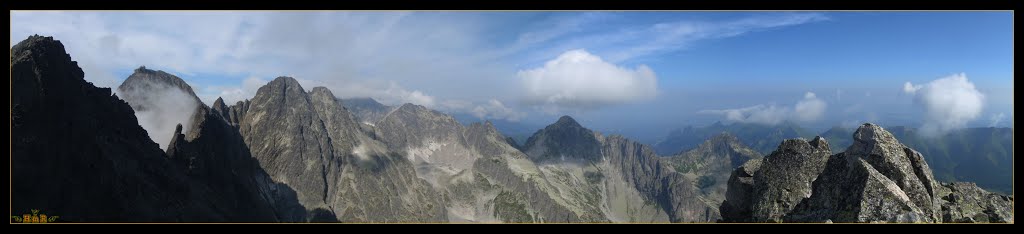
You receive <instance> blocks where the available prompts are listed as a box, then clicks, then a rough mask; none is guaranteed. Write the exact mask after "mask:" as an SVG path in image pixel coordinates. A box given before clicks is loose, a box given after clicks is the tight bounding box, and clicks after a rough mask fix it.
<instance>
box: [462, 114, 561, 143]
mask: <svg viewBox="0 0 1024 234" xmlns="http://www.w3.org/2000/svg"><path fill="white" fill-rule="evenodd" d="M452 117H455V120H458V121H459V123H462V124H463V125H470V124H473V123H478V122H479V123H482V122H485V121H490V122H491V124H492V125H494V128H496V129H498V132H501V135H505V136H506V137H510V138H512V139H514V140H515V141H516V143H518V144H519V145H522V144H524V143H526V139H527V138H529V137H530V136H531V135H533V133H535V132H537V130H538V129H541V128H544V125H540V124H532V123H525V122H521V121H509V120H505V119H480V118H479V117H476V116H473V115H470V114H463V113H459V114H452Z"/></svg>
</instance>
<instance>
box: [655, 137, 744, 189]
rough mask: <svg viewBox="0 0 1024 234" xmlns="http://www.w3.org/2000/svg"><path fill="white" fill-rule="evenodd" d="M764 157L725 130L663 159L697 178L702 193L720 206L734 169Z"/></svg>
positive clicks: (689, 175)
mask: <svg viewBox="0 0 1024 234" xmlns="http://www.w3.org/2000/svg"><path fill="white" fill-rule="evenodd" d="M762 157H763V156H761V154H760V153H757V151H754V150H753V149H751V148H749V147H747V146H746V145H743V143H741V142H740V141H739V139H737V138H736V137H735V136H733V135H732V134H729V133H722V134H719V135H716V136H714V137H711V138H710V139H708V140H706V141H704V143H701V144H700V145H699V146H698V147H697V148H695V149H692V150H689V151H686V152H683V153H680V154H678V155H674V156H671V157H665V158H663V159H665V161H666V162H667V163H669V164H670V165H671V167H672V168H673V169H674V170H675V171H676V172H679V173H683V174H684V175H686V176H687V177H691V178H695V180H696V181H697V187H698V188H700V190H701V193H702V194H703V195H704V196H705V197H706V198H707V199H708V200H710V201H712V202H714V204H712V205H713V206H715V207H717V206H718V205H720V204H719V202H721V201H723V200H725V192H726V189H727V186H728V183H727V181H728V180H729V175H730V174H731V173H732V172H733V169H735V168H736V167H739V166H741V165H743V163H746V162H747V161H749V160H760V159H761V158H762Z"/></svg>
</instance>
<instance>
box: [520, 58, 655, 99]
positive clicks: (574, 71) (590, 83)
mask: <svg viewBox="0 0 1024 234" xmlns="http://www.w3.org/2000/svg"><path fill="white" fill-rule="evenodd" d="M517 75H518V77H519V79H520V80H521V81H522V84H523V86H524V88H525V90H524V92H525V95H526V99H525V100H526V103H528V104H531V105H538V106H544V107H547V108H549V110H559V109H583V110H586V109H594V108H599V107H603V106H608V105H615V104H621V103H626V102H633V101H639V100H647V99H651V98H654V97H655V95H657V92H658V85H657V77H656V76H655V74H654V71H652V70H651V69H650V68H649V67H647V66H645V65H640V66H637V67H636V68H627V67H620V66H617V65H615V64H611V63H608V62H605V61H604V60H602V59H601V58H600V57H598V56H595V55H593V54H590V53H589V52H587V51H586V50H582V49H577V50H571V51H567V52H565V53H563V54H562V55H559V56H558V57H557V58H555V59H553V60H551V61H548V62H547V63H545V64H544V66H543V67H539V68H535V69H529V70H522V71H519V72H518V74H517Z"/></svg>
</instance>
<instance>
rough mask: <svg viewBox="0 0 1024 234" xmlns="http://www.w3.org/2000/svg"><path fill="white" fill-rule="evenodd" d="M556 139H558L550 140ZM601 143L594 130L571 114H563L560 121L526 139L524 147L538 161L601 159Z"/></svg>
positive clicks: (531, 157)
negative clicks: (581, 123)
mask: <svg viewBox="0 0 1024 234" xmlns="http://www.w3.org/2000/svg"><path fill="white" fill-rule="evenodd" d="M549 139H556V140H549ZM600 145H601V143H600V142H598V141H597V138H595V137H594V132H593V131H590V130H589V129H586V128H583V126H580V124H579V123H577V122H576V120H574V119H572V117H569V116H562V117H561V118H559V119H558V122H555V123H554V124H551V125H548V126H547V127H544V129H542V130H539V131H537V133H534V134H533V136H531V137H530V138H529V139H527V140H526V144H524V145H523V149H528V151H527V152H526V154H527V155H530V159H532V160H534V161H538V162H542V161H547V160H562V161H564V160H586V161H596V160H600V156H601V151H600V148H601V146H600Z"/></svg>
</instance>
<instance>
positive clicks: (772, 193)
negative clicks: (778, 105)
mask: <svg viewBox="0 0 1024 234" xmlns="http://www.w3.org/2000/svg"><path fill="white" fill-rule="evenodd" d="M830 153H831V150H829V147H828V142H825V140H824V139H822V138H821V137H816V138H814V139H813V140H810V141H806V140H803V139H789V140H785V141H783V142H782V144H780V145H779V148H778V149H777V150H775V152H772V154H770V155H768V156H766V157H764V159H762V160H763V162H762V163H761V167H760V169H759V170H757V172H755V174H754V187H753V189H754V190H753V191H754V192H753V194H752V195H753V197H752V199H751V212H752V213H751V221H756V222H765V221H767V222H779V221H782V216H784V215H786V214H787V213H788V212H790V211H791V210H792V209H793V208H794V207H795V206H796V205H797V204H798V203H799V202H800V201H802V200H803V199H805V198H808V197H810V196H811V194H812V193H813V192H812V191H811V183H813V182H814V180H815V179H817V178H818V175H819V174H820V173H821V170H822V169H824V167H825V162H826V160H828V158H829V156H830V155H829V154H830Z"/></svg>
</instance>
